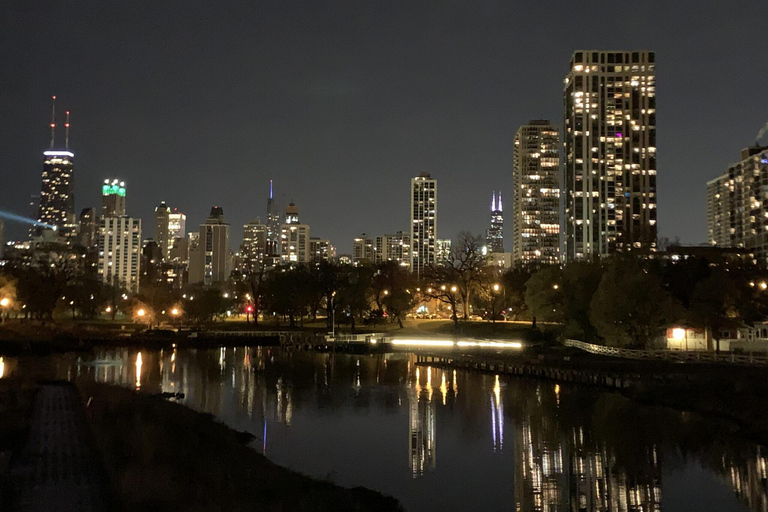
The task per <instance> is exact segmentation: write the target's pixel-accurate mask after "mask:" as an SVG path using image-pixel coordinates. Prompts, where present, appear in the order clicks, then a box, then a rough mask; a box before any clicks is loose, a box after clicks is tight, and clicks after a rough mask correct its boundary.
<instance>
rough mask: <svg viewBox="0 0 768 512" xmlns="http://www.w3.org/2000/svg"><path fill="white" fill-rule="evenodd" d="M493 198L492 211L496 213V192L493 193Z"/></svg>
mask: <svg viewBox="0 0 768 512" xmlns="http://www.w3.org/2000/svg"><path fill="white" fill-rule="evenodd" d="M491 197H492V199H491V211H492V212H495V211H496V191H495V190H494V191H493V193H492V196H491Z"/></svg>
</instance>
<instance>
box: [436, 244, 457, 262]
mask: <svg viewBox="0 0 768 512" xmlns="http://www.w3.org/2000/svg"><path fill="white" fill-rule="evenodd" d="M452 246H453V243H452V242H451V239H450V238H440V239H438V240H436V241H435V261H436V262H437V263H445V262H450V261H451V248H452Z"/></svg>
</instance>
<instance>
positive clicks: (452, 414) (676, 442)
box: [53, 347, 768, 512]
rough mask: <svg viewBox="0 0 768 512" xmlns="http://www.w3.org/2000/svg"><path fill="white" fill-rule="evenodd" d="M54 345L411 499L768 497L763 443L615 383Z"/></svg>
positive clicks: (77, 368)
mask: <svg viewBox="0 0 768 512" xmlns="http://www.w3.org/2000/svg"><path fill="white" fill-rule="evenodd" d="M90 359H91V358H90V357H89V358H85V357H83V356H82V355H64V356H56V357H55V358H54V359H53V365H54V368H55V370H54V371H55V372H56V373H57V374H58V377H60V378H66V379H71V380H74V381H78V380H80V379H85V380H89V381H98V382H106V383H111V384H117V385H121V386H125V387H128V388H134V389H136V388H138V389H140V390H141V391H146V392H152V393H158V392H171V393H176V392H179V393H184V395H185V398H184V399H183V400H181V402H182V403H184V404H186V405H187V406H189V407H191V408H193V409H196V410H198V411H203V412H208V413H211V414H214V415H215V416H216V417H217V418H219V419H220V420H221V421H222V422H224V423H226V424H227V425H229V426H231V427H232V428H235V429H237V430H241V431H247V432H250V433H251V434H253V435H254V436H255V440H254V441H253V443H252V447H253V449H255V450H257V451H259V452H263V453H264V454H265V455H266V456H267V457H268V458H270V459H271V460H273V461H274V462H276V463H277V464H280V465H283V466H287V467H289V468H292V469H295V470H297V471H300V472H302V473H305V474H308V475H311V476H314V477H318V478H323V479H328V480H331V481H333V482H335V483H338V484H340V485H343V486H365V487H369V488H372V489H376V490H378V491H380V492H382V493H385V494H389V495H392V496H395V497H396V498H397V499H399V500H400V501H401V503H403V505H404V506H405V507H406V509H407V510H409V511H412V512H422V511H431V510H439V511H450V510H462V511H464V510H481V511H484V512H486V511H497V510H498V511H508V510H512V511H518V510H519V511H529V510H537V511H538V510H541V511H566V510H584V511H608V510H610V511H658V510H664V511H717V512H729V511H748V510H752V511H765V510H768V480H767V479H766V477H767V476H768V475H767V473H766V471H767V464H768V456H767V454H764V453H763V452H762V451H761V449H760V447H759V446H757V445H754V444H750V443H748V442H743V441H740V440H738V439H734V438H733V437H731V436H729V435H728V434H727V429H725V428H724V427H723V426H721V425H719V424H717V422H716V421H714V420H711V419H705V418H702V417H700V416H698V415H696V414H692V413H686V412H680V411H673V410H669V409H664V408H657V407H648V406H643V405H639V404H637V403H634V402H632V401H630V400H628V399H626V398H623V397H622V396H621V395H619V394H617V393H610V392H601V391H597V390H594V389H590V388H585V387H580V386H572V385H565V384H560V385H556V384H554V383H550V382H547V381H537V380H526V379H517V378H506V377H503V376H502V377H498V376H495V375H493V374H487V375H486V374H478V373H471V372H463V371H458V372H456V371H453V370H446V371H442V370H440V369H439V368H430V367H427V366H417V365H416V364H415V357H414V356H413V355H412V354H408V353H396V354H389V355H370V356H367V355H366V356H358V355H346V354H326V353H317V352H300V351H282V350H280V349H276V348H266V347H264V348H261V347H253V348H246V347H240V348H221V349H217V350H178V351H177V350H173V351H162V352H161V351H146V350H143V351H141V352H139V351H138V350H135V349H111V350H104V351H98V352H97V353H96V354H95V364H94V361H91V360H90Z"/></svg>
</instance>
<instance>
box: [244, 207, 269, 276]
mask: <svg viewBox="0 0 768 512" xmlns="http://www.w3.org/2000/svg"><path fill="white" fill-rule="evenodd" d="M266 249H267V225H266V224H262V222H261V221H260V220H259V219H253V220H252V221H251V222H249V223H248V224H246V225H244V226H243V245H242V246H241V251H240V252H241V253H242V259H243V267H244V268H243V270H245V271H246V272H251V271H254V270H256V269H258V268H259V267H260V266H261V264H262V263H264V256H265V252H266Z"/></svg>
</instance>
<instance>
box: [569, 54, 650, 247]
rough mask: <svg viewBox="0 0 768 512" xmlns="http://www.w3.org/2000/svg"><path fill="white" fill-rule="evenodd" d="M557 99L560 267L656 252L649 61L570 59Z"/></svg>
mask: <svg viewBox="0 0 768 512" xmlns="http://www.w3.org/2000/svg"><path fill="white" fill-rule="evenodd" d="M564 98H565V132H564V133H563V137H564V142H565V144H564V151H565V153H564V155H563V159H564V161H565V166H564V179H565V183H564V184H563V193H564V195H565V197H564V198H563V199H564V202H565V217H564V219H563V223H564V225H565V226H564V235H565V238H564V251H565V259H566V260H567V261H573V260H580V259H591V258H593V257H596V256H605V255H607V254H611V253H613V252H622V251H630V250H639V251H641V252H647V251H655V250H656V71H655V54H654V53H653V52H649V51H594V50H593V51H577V52H575V53H574V54H573V57H572V58H571V69H570V72H569V73H568V76H567V77H566V79H565V94H564Z"/></svg>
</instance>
